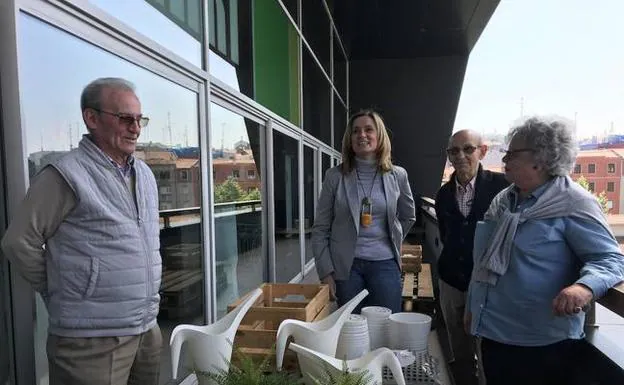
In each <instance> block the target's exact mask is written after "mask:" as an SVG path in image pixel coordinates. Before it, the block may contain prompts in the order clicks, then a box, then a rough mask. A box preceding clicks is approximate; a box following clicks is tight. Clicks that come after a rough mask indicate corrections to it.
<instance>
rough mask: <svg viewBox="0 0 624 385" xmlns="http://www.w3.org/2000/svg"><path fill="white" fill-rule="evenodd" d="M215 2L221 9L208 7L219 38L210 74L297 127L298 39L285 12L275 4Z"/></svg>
mask: <svg viewBox="0 0 624 385" xmlns="http://www.w3.org/2000/svg"><path fill="white" fill-rule="evenodd" d="M212 1H214V0H210V2H212ZM216 1H217V9H216V10H215V9H214V7H210V8H209V11H210V20H211V22H212V23H213V25H216V30H214V31H213V29H212V28H211V33H212V34H214V33H216V34H217V37H216V39H212V37H211V39H210V42H211V43H210V44H211V46H210V55H209V57H210V74H211V75H212V76H214V77H215V78H217V79H219V80H220V81H222V82H224V83H225V84H227V85H228V86H230V87H232V88H233V89H235V90H237V91H240V92H241V93H243V94H244V95H246V96H248V97H250V98H252V99H254V100H256V101H257V102H259V103H260V104H262V105H264V106H265V107H267V108H269V109H270V110H272V111H273V112H275V113H277V114H278V115H280V116H282V117H284V118H285V119H287V120H289V121H290V122H292V123H294V124H296V125H299V124H300V123H299V121H300V116H299V115H300V105H299V93H300V89H301V87H300V84H299V35H298V33H297V31H296V29H295V28H294V27H293V26H292V24H291V22H290V20H288V17H287V16H286V14H285V13H284V10H283V9H282V7H281V6H280V5H279V3H278V2H277V1H274V0H256V1H254V2H253V7H252V2H251V1H250V0H238V1H234V0H232V1H229V2H224V1H223V0H216ZM291 1H294V2H295V3H296V0H291ZM227 15H229V16H228V17H227V18H226V16H227ZM228 36H229V40H226V41H225V43H224V40H223V37H225V38H227V37H228Z"/></svg>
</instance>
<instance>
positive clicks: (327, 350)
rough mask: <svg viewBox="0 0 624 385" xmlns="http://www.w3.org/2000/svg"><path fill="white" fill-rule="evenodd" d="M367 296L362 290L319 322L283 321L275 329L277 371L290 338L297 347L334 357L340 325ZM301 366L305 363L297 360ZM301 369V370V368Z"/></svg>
mask: <svg viewBox="0 0 624 385" xmlns="http://www.w3.org/2000/svg"><path fill="white" fill-rule="evenodd" d="M367 295H368V290H366V289H364V290H362V291H361V292H360V293H359V294H358V295H356V296H355V297H354V298H353V299H351V301H349V302H347V303H345V304H344V305H342V307H341V308H340V309H338V310H336V311H335V312H333V313H332V314H330V315H329V316H328V317H326V318H324V319H322V320H320V321H316V322H304V321H300V320H293V319H287V320H284V321H283V322H282V323H281V324H280V326H279V328H278V329H277V341H276V346H275V354H276V355H277V358H276V364H277V370H281V369H282V364H283V361H284V353H285V351H286V343H287V342H288V338H289V337H290V336H292V337H293V338H294V340H295V342H296V343H298V344H299V345H302V346H305V347H307V348H310V349H312V350H315V351H317V352H321V353H323V354H327V355H329V356H332V357H333V356H335V355H336V347H337V346H338V336H339V335H340V330H342V325H343V324H344V323H345V321H346V320H347V318H348V317H349V314H351V312H352V311H353V309H355V308H356V306H357V305H358V304H359V303H360V302H362V300H363V299H364V298H365V297H366V296H367ZM302 365H303V366H305V363H304V362H301V360H299V366H300V367H301V366H302ZM301 369H302V370H303V367H302V368H301Z"/></svg>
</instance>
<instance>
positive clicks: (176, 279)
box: [159, 269, 203, 320]
mask: <svg viewBox="0 0 624 385" xmlns="http://www.w3.org/2000/svg"><path fill="white" fill-rule="evenodd" d="M202 294H203V274H202V272H201V270H199V269H192V270H165V271H164V272H163V275H162V283H161V287H160V314H159V315H160V317H161V318H166V319H171V320H175V319H180V318H187V317H192V316H194V315H196V314H199V313H200V312H201V309H202V298H203V295H202Z"/></svg>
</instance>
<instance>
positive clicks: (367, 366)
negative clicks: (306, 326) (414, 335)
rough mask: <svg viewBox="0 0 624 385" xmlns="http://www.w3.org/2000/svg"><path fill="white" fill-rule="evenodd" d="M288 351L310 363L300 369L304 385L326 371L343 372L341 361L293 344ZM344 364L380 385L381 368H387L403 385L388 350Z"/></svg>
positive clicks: (399, 373) (402, 380)
mask: <svg viewBox="0 0 624 385" xmlns="http://www.w3.org/2000/svg"><path fill="white" fill-rule="evenodd" d="M289 349H290V350H292V351H294V352H295V353H297V357H298V358H299V359H301V358H305V359H306V360H307V361H308V362H311V364H310V365H309V366H308V367H307V368H305V369H304V368H302V369H301V374H303V376H304V381H305V383H306V384H314V381H313V380H312V378H316V379H320V378H322V377H323V375H324V374H325V372H326V371H327V370H330V371H332V372H333V374H336V375H338V374H339V373H340V372H341V371H342V370H343V360H340V359H338V358H334V357H330V356H328V355H326V354H323V353H319V352H316V351H314V350H312V349H308V348H306V347H304V346H301V345H299V344H297V343H294V342H293V343H291V344H290V345H289ZM346 364H347V368H348V370H349V371H350V372H356V371H360V370H367V371H368V373H369V374H370V375H371V376H372V378H371V383H372V384H382V382H383V377H382V374H383V367H384V366H387V367H388V368H389V369H390V371H391V372H392V376H393V377H394V381H395V382H396V383H397V385H405V377H404V376H403V370H402V369H401V364H400V362H399V359H398V358H397V357H396V356H395V355H394V353H393V352H392V350H390V349H388V348H379V349H376V350H373V351H372V352H368V353H366V354H365V355H364V356H362V357H360V358H356V359H354V360H348V361H346Z"/></svg>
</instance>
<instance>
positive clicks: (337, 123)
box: [334, 94, 347, 151]
mask: <svg viewBox="0 0 624 385" xmlns="http://www.w3.org/2000/svg"><path fill="white" fill-rule="evenodd" d="M346 128H347V109H346V107H345V106H344V104H342V102H341V101H340V99H339V98H338V97H337V96H336V94H334V148H335V149H336V150H338V151H342V136H343V135H344V132H345V130H346Z"/></svg>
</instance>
